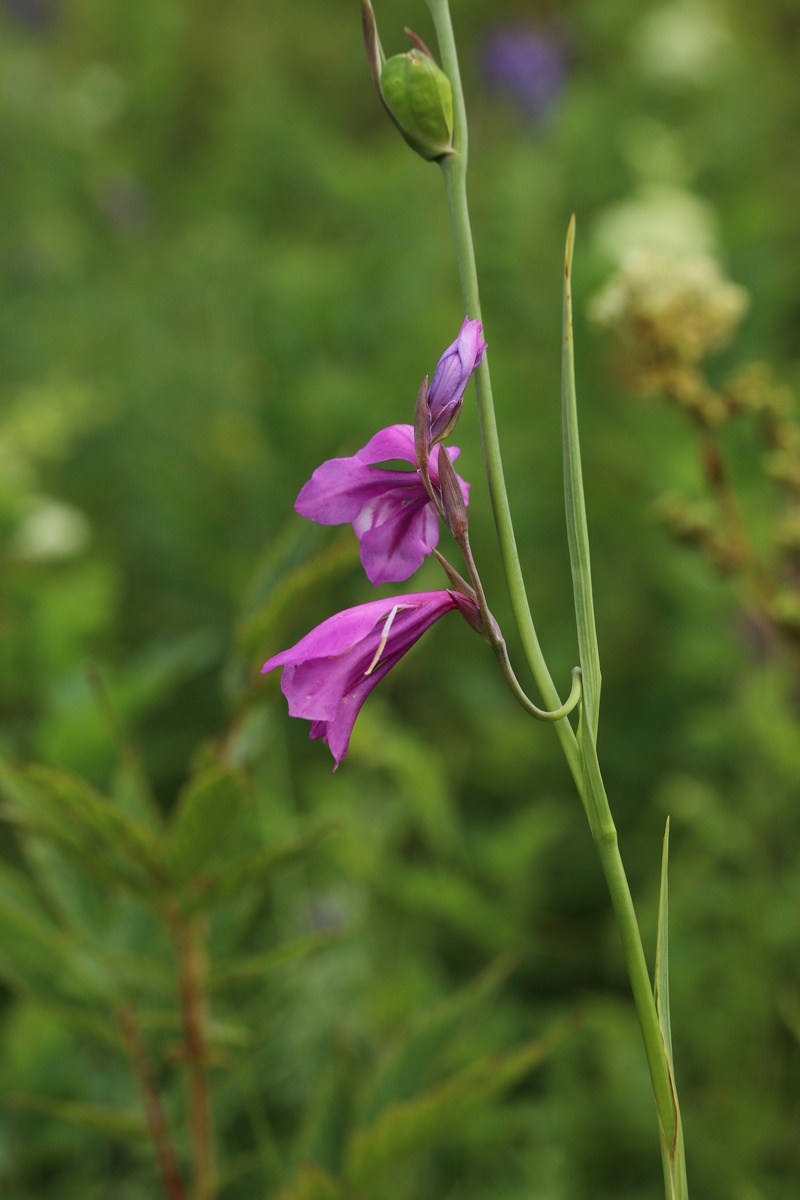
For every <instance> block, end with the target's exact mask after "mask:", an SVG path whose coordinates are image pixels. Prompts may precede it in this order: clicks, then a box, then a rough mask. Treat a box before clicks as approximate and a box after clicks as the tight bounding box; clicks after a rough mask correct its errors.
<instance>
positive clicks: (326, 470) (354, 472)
mask: <svg viewBox="0 0 800 1200" xmlns="http://www.w3.org/2000/svg"><path fill="white" fill-rule="evenodd" d="M447 454H448V456H449V457H450V459H451V460H455V459H456V458H457V457H458V454H459V451H458V448H457V447H455V446H452V447H449V448H448V450H447ZM398 460H399V461H401V462H407V463H410V464H411V466H412V467H413V470H410V471H402V470H388V469H386V468H384V467H379V466H376V465H375V464H376V463H382V462H392V461H398ZM437 462H438V447H437V448H436V449H435V450H434V453H433V454H432V455H431V460H430V474H431V479H432V481H433V482H434V483H435V484H437V485H438V481H439V476H438V472H437V469H436V464H437ZM460 482H461V490H462V493H463V495H464V501H465V503H466V502H467V500H468V497H469V484H467V483H465V482H464V480H461V481H460ZM295 510H296V511H297V512H298V513H300V515H301V516H303V517H308V518H310V519H311V520H312V521H318V522H319V523H320V524H322V525H343V524H347V523H349V524H352V526H353V529H354V530H355V533H356V536H357V537H358V539H359V543H360V551H361V562H362V564H363V566H364V570H365V571H366V573H367V577H368V578H369V580H370V582H371V583H372V584H374V585H375V586H376V587H377V586H378V584H381V583H400V582H402V581H403V580H405V579H408V578H409V577H410V576H411V575H413V573H414V572H415V571H416V570H417V569H418V567H419V566H420V565H421V564H422V562H423V560H424V558H425V556H426V555H427V554H430V553H431V551H432V550H433V548H434V546H435V545H436V544H437V543H438V540H439V525H438V520H437V517H436V510H435V509H434V507H433V505H432V504H431V502H430V500H429V498H428V494H427V492H426V491H425V488H424V486H423V484H422V481H421V479H420V477H419V473H418V472H417V470H416V453H415V449H414V430H413V428H412V426H411V425H390V426H389V428H388V429H382V430H380V432H379V433H376V434H375V436H374V437H373V438H370V440H369V441H368V442H367V444H366V446H364V447H363V449H361V450H359V451H358V453H357V454H355V455H353V457H352V458H331V459H329V460H328V461H327V462H324V463H323V464H322V466H321V467H318V468H317V469H316V471H315V472H314V474H313V475H312V476H311V478H310V479H309V481H308V483H307V484H306V485H305V486H304V487H303V489H302V490H301V492H300V495H299V496H298V497H297V501H296V503H295Z"/></svg>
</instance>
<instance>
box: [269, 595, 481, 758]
mask: <svg viewBox="0 0 800 1200" xmlns="http://www.w3.org/2000/svg"><path fill="white" fill-rule="evenodd" d="M455 608H458V609H464V608H467V609H469V610H470V614H469V615H470V617H472V618H473V619H479V618H478V614H477V606H476V605H475V603H474V601H472V600H470V599H468V598H467V597H466V596H461V595H459V594H457V593H455V592H449V591H443V592H417V593H415V594H412V595H408V596H390V597H388V598H387V599H385V600H372V601H370V603H368V604H360V605H358V606H357V607H355V608H348V609H345V611H344V612H340V613H336V615H335V616H333V617H329V618H328V619H327V621H323V622H322V624H321V625H318V626H317V627H316V629H312V630H311V632H310V633H307V634H306V636H305V637H304V638H301V639H300V641H299V642H298V643H297V644H296V645H295V646H292V647H290V649H288V650H283V651H282V652H281V653H280V654H275V655H273V657H272V658H270V659H268V660H267V662H265V663H264V666H263V667H262V673H265V672H268V671H273V670H274V669H275V668H276V667H283V678H282V679H281V691H282V692H283V694H284V696H285V697H286V699H287V700H288V702H289V715H290V716H292V717H304V718H305V719H306V720H307V721H310V722H311V732H310V734H309V737H310V738H311V739H312V740H313V739H314V738H322V740H323V741H324V742H325V743H326V744H327V745H328V746H329V747H330V751H331V754H332V755H333V758H334V768H333V769H334V771H335V770H336V768H337V767H338V765H339V763H340V762H341V761H342V759H343V758H344V757H345V755H346V754H347V747H348V745H349V744H350V735H351V733H352V732H353V725H354V724H355V720H356V717H357V716H358V714H359V712H360V710H361V705H362V704H363V703H364V701H365V700H366V698H367V696H368V695H369V693H370V692H371V691H372V689H373V688H374V687H375V685H376V684H377V683H379V682H380V681H381V679H383V677H384V675H386V674H387V672H389V671H390V670H391V669H392V667H393V666H394V665H395V664H396V663H398V662H399V661H400V659H401V658H402V657H403V655H404V654H407V653H408V651H409V650H410V649H411V647H412V646H413V645H414V644H415V643H416V642H417V641H418V640H419V639H420V638H421V637H422V635H423V633H424V632H425V630H426V629H429V628H430V626H431V625H433V624H434V623H435V622H436V621H438V620H439V618H440V617H443V616H444V615H445V613H448V612H452V610H453V609H455ZM472 609H474V610H475V612H474V613H473V612H472V611H471V610H472Z"/></svg>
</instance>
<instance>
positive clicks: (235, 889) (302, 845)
mask: <svg viewBox="0 0 800 1200" xmlns="http://www.w3.org/2000/svg"><path fill="white" fill-rule="evenodd" d="M331 828H332V826H331V825H326V826H322V827H319V828H317V829H314V830H312V831H311V832H310V833H307V834H305V835H304V836H303V837H299V838H293V839H292V840H291V841H288V842H284V843H283V845H280V846H264V847H262V849H260V850H253V851H252V852H251V853H250V854H241V855H239V857H238V858H235V859H233V860H232V862H230V863H226V864H224V865H223V866H221V867H220V868H219V869H218V870H216V871H214V872H213V873H209V875H208V877H207V878H204V879H203V881H202V886H201V888H200V889H199V890H198V893H197V896H196V897H194V898H193V899H192V900H190V901H189V905H188V908H189V911H190V912H192V913H199V912H205V911H206V910H208V909H210V908H216V907H217V905H219V904H221V903H223V902H224V901H226V900H229V899H230V898H231V897H232V896H238V895H240V894H241V893H242V892H244V891H246V890H247V889H248V888H251V887H253V886H254V885H255V886H258V887H259V888H263V887H264V886H265V885H266V883H267V882H268V881H269V880H270V879H271V877H272V875H273V874H274V873H275V872H276V871H278V870H280V868H281V867H284V866H288V865H289V864H290V863H293V862H296V861H297V859H299V858H302V857H303V856H304V855H305V854H306V853H307V851H308V850H309V849H310V848H311V847H312V846H313V845H314V844H315V843H316V842H318V841H319V840H320V838H321V837H323V836H324V835H325V834H326V833H328V832H329V831H330V829H331Z"/></svg>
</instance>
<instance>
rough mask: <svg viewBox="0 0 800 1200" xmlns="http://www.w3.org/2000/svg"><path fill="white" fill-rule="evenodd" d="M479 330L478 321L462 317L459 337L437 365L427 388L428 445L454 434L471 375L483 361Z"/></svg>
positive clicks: (482, 342)
mask: <svg viewBox="0 0 800 1200" xmlns="http://www.w3.org/2000/svg"><path fill="white" fill-rule="evenodd" d="M482 331H483V326H482V325H481V323H480V321H470V319H469V317H465V318H464V322H463V324H462V326H461V329H460V330H459V333H458V337H457V338H456V340H455V341H454V342H453V344H452V345H451V346H448V347H447V349H446V350H445V352H444V354H443V355H442V357H441V358H440V359H439V362H438V363H437V366H436V370H435V371H434V374H433V382H432V383H431V386H430V387H429V388H428V415H429V417H430V438H429V443H434V442H439V441H441V440H442V439H443V438H446V437H448V436H449V435H450V434H451V433H452V431H453V426H454V425H455V423H456V421H457V420H458V414H459V413H460V411H461V405H462V404H463V403H464V391H465V389H466V386H467V384H468V383H469V380H470V376H471V375H472V372H473V371H474V370H475V368H476V367H478V366H480V364H481V363H482V362H483V352H484V350H485V349H486V342H484V340H483V338H482V337H481V333H482Z"/></svg>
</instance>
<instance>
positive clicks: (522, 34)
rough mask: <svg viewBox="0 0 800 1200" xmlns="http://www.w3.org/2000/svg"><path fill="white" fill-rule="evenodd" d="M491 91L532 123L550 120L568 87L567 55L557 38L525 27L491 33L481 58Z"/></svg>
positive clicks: (500, 26)
mask: <svg viewBox="0 0 800 1200" xmlns="http://www.w3.org/2000/svg"><path fill="white" fill-rule="evenodd" d="M481 60H482V62H481V65H482V71H483V77H484V79H485V81H486V85H487V87H488V88H489V89H490V90H491V91H494V92H498V93H501V94H503V95H506V96H508V97H510V98H511V99H512V100H515V101H516V103H517V104H518V105H519V107H520V108H521V109H522V112H523V115H524V116H525V117H527V118H528V119H529V120H532V121H543V120H546V119H547V117H548V116H549V115H550V113H551V111H552V109H553V107H554V106H555V104H556V102H557V100H558V98H559V96H560V95H561V92H562V90H563V86H564V76H565V66H564V54H563V50H562V47H561V45H560V44H559V41H558V39H557V38H556V37H554V36H552V35H551V34H547V33H543V32H541V31H539V30H536V29H535V28H533V27H532V26H530V25H526V24H524V23H519V24H514V25H499V26H496V27H495V28H494V29H493V30H491V31H490V32H489V34H488V35H487V37H486V42H485V44H484V46H483V50H482V54H481Z"/></svg>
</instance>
